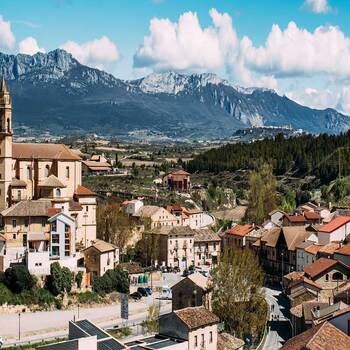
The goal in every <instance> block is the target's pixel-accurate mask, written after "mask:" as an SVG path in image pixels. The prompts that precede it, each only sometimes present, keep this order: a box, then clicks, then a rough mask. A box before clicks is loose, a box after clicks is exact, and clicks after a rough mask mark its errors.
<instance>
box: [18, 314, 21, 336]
mask: <svg viewBox="0 0 350 350" xmlns="http://www.w3.org/2000/svg"><path fill="white" fill-rule="evenodd" d="M18 340H21V313H20V312H19V313H18Z"/></svg>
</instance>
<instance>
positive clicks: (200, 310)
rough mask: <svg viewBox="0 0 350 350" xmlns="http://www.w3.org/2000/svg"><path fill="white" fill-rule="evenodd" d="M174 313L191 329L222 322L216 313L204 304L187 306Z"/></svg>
mask: <svg viewBox="0 0 350 350" xmlns="http://www.w3.org/2000/svg"><path fill="white" fill-rule="evenodd" d="M174 313H175V314H176V316H177V317H178V318H179V319H180V320H181V321H182V322H183V323H184V324H185V325H186V326H187V327H188V328H189V329H190V330H194V329H197V328H201V327H205V326H209V325H213V324H217V323H219V322H220V320H219V318H218V317H217V316H216V315H215V314H213V313H212V312H211V311H209V310H207V309H206V308H204V307H203V306H200V307H187V308H185V309H181V310H176V311H174Z"/></svg>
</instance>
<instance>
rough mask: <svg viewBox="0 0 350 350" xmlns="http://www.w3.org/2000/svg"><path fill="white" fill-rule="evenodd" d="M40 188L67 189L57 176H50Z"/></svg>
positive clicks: (43, 181)
mask: <svg viewBox="0 0 350 350" xmlns="http://www.w3.org/2000/svg"><path fill="white" fill-rule="evenodd" d="M39 186H40V187H49V188H65V187H66V185H64V184H63V183H62V182H61V181H60V180H59V179H58V178H57V177H56V176H55V175H50V176H49V177H47V178H46V179H44V180H42V181H40V182H39Z"/></svg>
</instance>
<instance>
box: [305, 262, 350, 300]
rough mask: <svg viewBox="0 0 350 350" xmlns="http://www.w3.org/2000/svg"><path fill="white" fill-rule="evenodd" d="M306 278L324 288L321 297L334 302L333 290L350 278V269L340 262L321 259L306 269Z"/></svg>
mask: <svg viewBox="0 0 350 350" xmlns="http://www.w3.org/2000/svg"><path fill="white" fill-rule="evenodd" d="M304 272H305V276H306V277H307V278H309V279H310V280H312V281H313V282H315V283H316V284H317V285H318V286H320V287H321V288H322V292H321V297H322V298H323V299H324V300H329V302H332V301H333V290H335V289H337V288H339V286H340V285H342V284H343V283H344V282H346V281H347V280H348V279H349V277H350V267H349V266H347V265H345V264H343V263H342V262H340V261H337V260H333V259H327V258H320V259H318V260H316V261H315V262H314V263H313V264H311V265H309V266H306V267H305V269H304Z"/></svg>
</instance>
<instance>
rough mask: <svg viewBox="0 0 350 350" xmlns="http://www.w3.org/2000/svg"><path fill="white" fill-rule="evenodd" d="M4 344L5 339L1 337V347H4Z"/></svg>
mask: <svg viewBox="0 0 350 350" xmlns="http://www.w3.org/2000/svg"><path fill="white" fill-rule="evenodd" d="M3 345H4V339H2V338H1V337H0V348H2V346H3Z"/></svg>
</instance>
